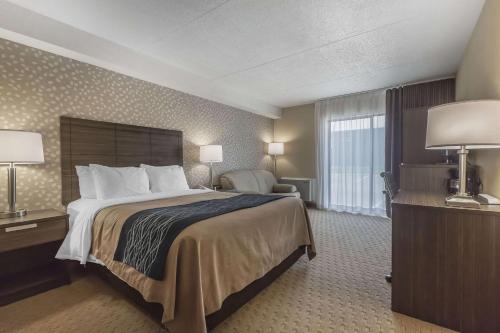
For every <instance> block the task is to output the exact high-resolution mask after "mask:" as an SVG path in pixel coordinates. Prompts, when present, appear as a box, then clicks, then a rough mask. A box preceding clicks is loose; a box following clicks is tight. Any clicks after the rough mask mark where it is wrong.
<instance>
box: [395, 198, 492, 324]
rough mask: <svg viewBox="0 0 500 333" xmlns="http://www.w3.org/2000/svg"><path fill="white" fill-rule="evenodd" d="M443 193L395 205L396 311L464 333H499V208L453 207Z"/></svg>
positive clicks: (403, 199)
mask: <svg viewBox="0 0 500 333" xmlns="http://www.w3.org/2000/svg"><path fill="white" fill-rule="evenodd" d="M444 199H445V194H442V193H432V192H430V193H426V192H420V191H405V190H402V191H400V192H399V193H398V194H397V195H396V197H395V198H394V200H393V202H392V310H394V311H396V312H400V313H403V314H406V315H409V316H412V317H415V318H419V319H422V320H425V321H428V322H432V323H435V324H438V325H441V326H445V327H448V328H451V329H454V330H457V331H460V332H464V333H468V332H474V333H479V332H481V333H488V332H500V206H481V208H480V209H466V208H454V207H453V208H452V207H449V206H446V205H445V203H444Z"/></svg>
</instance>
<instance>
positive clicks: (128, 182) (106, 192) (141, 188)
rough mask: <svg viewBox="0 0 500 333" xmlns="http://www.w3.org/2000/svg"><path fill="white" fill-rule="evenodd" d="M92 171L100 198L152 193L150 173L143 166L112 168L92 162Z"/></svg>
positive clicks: (97, 194)
mask: <svg viewBox="0 0 500 333" xmlns="http://www.w3.org/2000/svg"><path fill="white" fill-rule="evenodd" d="M90 171H91V172H92V177H93V178H94V186H95V191H96V197H97V199H98V200H105V199H113V198H123V197H130V196H133V195H140V194H146V193H151V191H150V190H149V179H148V174H147V173H146V171H145V170H144V169H143V168H136V167H124V168H112V167H107V166H103V165H99V164H91V165H90Z"/></svg>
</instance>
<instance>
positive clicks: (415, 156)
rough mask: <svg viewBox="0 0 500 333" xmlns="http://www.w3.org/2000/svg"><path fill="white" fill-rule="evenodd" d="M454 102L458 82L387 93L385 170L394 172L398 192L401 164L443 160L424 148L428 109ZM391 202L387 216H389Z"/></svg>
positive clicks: (427, 85)
mask: <svg viewBox="0 0 500 333" xmlns="http://www.w3.org/2000/svg"><path fill="white" fill-rule="evenodd" d="M454 101H455V79H454V78H451V79H445V80H437V81H431V82H424V83H418V84H413V85H407V86H403V87H398V88H394V89H388V90H387V92H386V118H385V131H386V132H385V171H386V172H390V173H392V176H393V180H394V185H395V187H396V189H399V183H400V179H399V166H400V165H401V163H410V164H429V163H431V164H434V163H438V162H441V159H442V158H443V157H442V156H441V155H440V153H439V152H438V151H429V150H426V149H425V132H426V126H427V110H428V109H429V108H430V107H433V106H436V105H440V104H446V103H451V102H454ZM390 214H391V212H390V200H387V215H388V216H389V217H390V216H391V215H390Z"/></svg>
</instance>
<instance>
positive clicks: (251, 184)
mask: <svg viewBox="0 0 500 333" xmlns="http://www.w3.org/2000/svg"><path fill="white" fill-rule="evenodd" d="M220 184H221V186H222V189H223V190H224V191H232V192H239V193H260V194H280V195H286V196H293V197H297V198H300V193H299V192H298V191H297V188H296V187H295V185H289V184H278V182H277V180H276V178H275V177H274V175H273V174H272V173H271V172H269V171H267V170H236V171H230V172H226V173H225V174H223V175H222V176H220Z"/></svg>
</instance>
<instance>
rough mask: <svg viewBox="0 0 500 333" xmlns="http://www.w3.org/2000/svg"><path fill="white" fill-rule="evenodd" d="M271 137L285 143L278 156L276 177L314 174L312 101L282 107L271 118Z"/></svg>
mask: <svg viewBox="0 0 500 333" xmlns="http://www.w3.org/2000/svg"><path fill="white" fill-rule="evenodd" d="M274 140H275V141H277V142H284V143H285V155H283V156H280V157H278V160H277V170H278V176H279V177H306V178H315V174H316V170H315V168H316V166H315V152H314V141H315V138H314V104H306V105H299V106H294V107H290V108H285V109H283V111H282V115H281V118H280V119H276V120H275V121H274Z"/></svg>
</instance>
